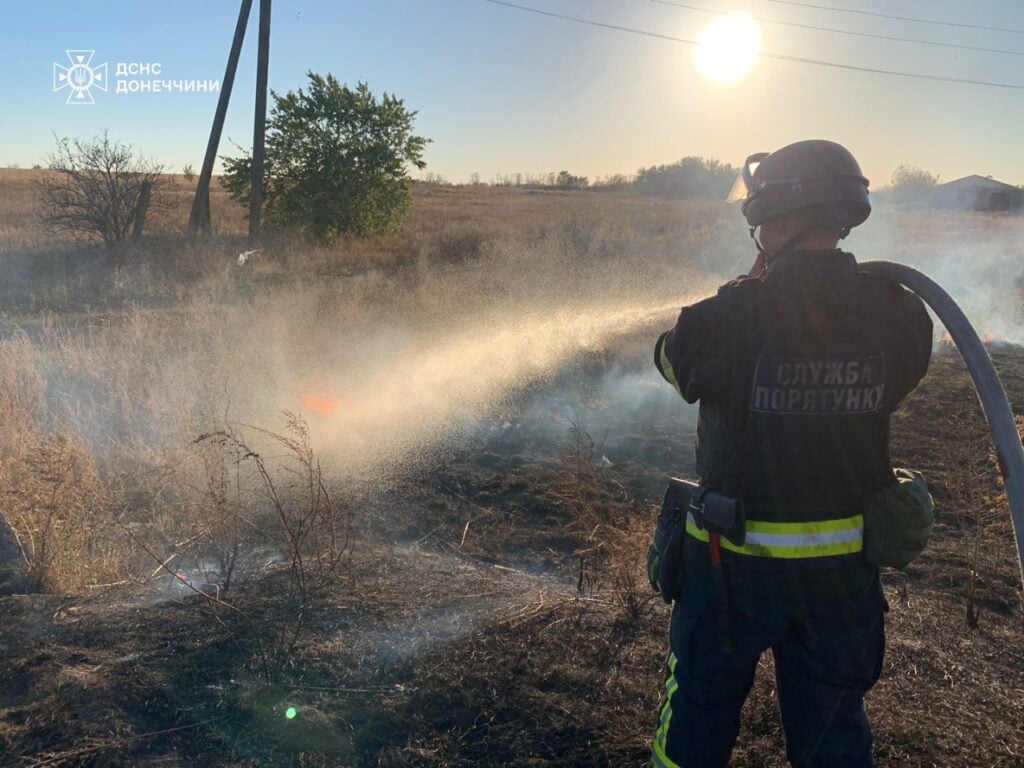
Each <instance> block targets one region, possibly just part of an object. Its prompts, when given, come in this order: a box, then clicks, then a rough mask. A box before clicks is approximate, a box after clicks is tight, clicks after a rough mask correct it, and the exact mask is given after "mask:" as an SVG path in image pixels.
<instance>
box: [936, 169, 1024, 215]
mask: <svg viewBox="0 0 1024 768" xmlns="http://www.w3.org/2000/svg"><path fill="white" fill-rule="evenodd" d="M1020 195H1021V190H1020V189H1018V188H1017V187H1015V186H1013V185H1012V184H1004V183H1003V182H1001V181H996V180H995V179H993V178H992V177H991V176H977V175H974V176H964V178H962V179H956V180H955V181H948V182H946V183H945V184H940V185H938V186H937V187H935V189H934V190H933V191H932V205H934V206H935V207H936V208H954V209H956V210H960V211H1009V210H1012V209H1014V208H1016V207H1017V199H1018V197H1019V196H1020Z"/></svg>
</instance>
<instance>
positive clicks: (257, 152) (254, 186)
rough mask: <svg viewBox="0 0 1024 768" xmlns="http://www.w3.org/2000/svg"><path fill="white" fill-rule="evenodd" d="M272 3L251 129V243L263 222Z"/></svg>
mask: <svg viewBox="0 0 1024 768" xmlns="http://www.w3.org/2000/svg"><path fill="white" fill-rule="evenodd" d="M270 2H271V0H260V40H259V53H258V55H257V58H256V115H255V118H254V120H253V129H252V180H251V187H250V191H249V242H250V243H252V244H255V243H256V241H257V240H258V239H259V236H260V225H261V224H262V221H263V169H264V166H265V161H264V157H265V154H264V148H265V145H266V142H265V139H266V131H267V76H268V74H269V71H270Z"/></svg>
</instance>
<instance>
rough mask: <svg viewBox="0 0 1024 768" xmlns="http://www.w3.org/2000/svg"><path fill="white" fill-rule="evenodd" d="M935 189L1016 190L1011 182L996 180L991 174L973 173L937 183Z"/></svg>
mask: <svg viewBox="0 0 1024 768" xmlns="http://www.w3.org/2000/svg"><path fill="white" fill-rule="evenodd" d="M936 189H951V190H953V189H987V190H991V191H992V192H1010V191H1013V190H1016V189H1017V187H1015V186H1013V185H1012V184H1004V183H1003V182H1001V181H996V180H995V179H993V178H992V177H991V176H978V175H977V174H975V175H973V176H964V177H963V178H962V179H954V180H953V181H947V182H946V183H945V184H939V186H937V187H936Z"/></svg>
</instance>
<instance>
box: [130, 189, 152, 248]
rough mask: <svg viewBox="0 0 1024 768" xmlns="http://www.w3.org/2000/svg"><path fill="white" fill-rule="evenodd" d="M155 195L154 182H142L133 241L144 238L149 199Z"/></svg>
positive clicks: (136, 206)
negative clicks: (143, 232)
mask: <svg viewBox="0 0 1024 768" xmlns="http://www.w3.org/2000/svg"><path fill="white" fill-rule="evenodd" d="M152 194H153V182H151V181H144V182H142V188H141V189H140V190H139V201H138V203H136V204H135V215H134V217H133V218H134V219H135V221H134V223H133V226H132V240H138V239H139V238H140V237H142V230H143V229H144V228H145V226H146V213H147V212H148V211H149V198H150V196H151V195H152Z"/></svg>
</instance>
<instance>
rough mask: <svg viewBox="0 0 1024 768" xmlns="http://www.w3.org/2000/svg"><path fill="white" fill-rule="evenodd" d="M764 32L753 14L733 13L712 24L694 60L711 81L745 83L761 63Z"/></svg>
mask: <svg viewBox="0 0 1024 768" xmlns="http://www.w3.org/2000/svg"><path fill="white" fill-rule="evenodd" d="M760 48H761V31H760V30H759V29H758V27H757V22H755V21H754V19H753V17H752V16H751V15H750V14H749V13H730V14H729V15H728V16H720V17H719V18H717V19H715V20H714V21H712V22H711V23H710V24H708V25H707V26H706V27H705V28H704V31H703V32H701V35H700V44H699V45H698V46H697V52H696V53H695V54H694V59H695V61H696V63H697V69H699V70H700V73H701V74H702V75H704V77H706V78H707V79H708V80H710V81H711V82H713V83H719V84H720V85H731V84H733V83H737V82H739V81H740V80H742V79H743V78H744V77H745V76H746V75H747V74H748V73H749V72H750V70H751V69H753V68H754V63H755V62H756V61H757V54H758V51H759V50H760Z"/></svg>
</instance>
